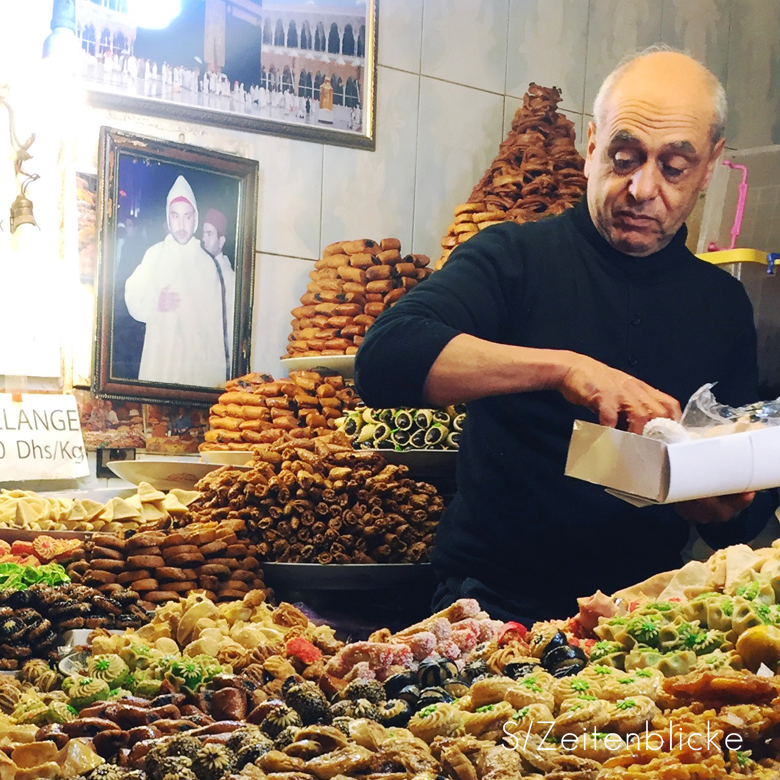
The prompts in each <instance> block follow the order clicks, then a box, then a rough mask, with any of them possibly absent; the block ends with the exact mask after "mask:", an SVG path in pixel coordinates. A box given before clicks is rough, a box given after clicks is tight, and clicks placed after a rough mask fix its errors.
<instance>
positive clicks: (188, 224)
mask: <svg viewBox="0 0 780 780" xmlns="http://www.w3.org/2000/svg"><path fill="white" fill-rule="evenodd" d="M167 217H168V230H169V232H170V234H171V235H172V236H173V239H174V241H176V242H177V243H179V244H186V243H187V242H188V241H189V240H190V239H191V238H192V237H193V235H195V230H196V229H197V227H198V204H197V203H196V201H195V193H193V191H192V187H190V185H189V182H188V181H187V180H186V179H185V178H184V177H183V176H179V177H177V179H176V181H175V182H174V183H173V187H171V190H170V192H169V193H168V213H167Z"/></svg>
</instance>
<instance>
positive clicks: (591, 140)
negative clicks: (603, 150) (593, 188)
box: [585, 121, 596, 176]
mask: <svg viewBox="0 0 780 780" xmlns="http://www.w3.org/2000/svg"><path fill="white" fill-rule="evenodd" d="M595 149H596V123H595V122H593V121H590V122H588V148H587V149H586V150H585V175H586V176H588V174H589V171H590V163H591V160H592V159H593V155H594V153H595Z"/></svg>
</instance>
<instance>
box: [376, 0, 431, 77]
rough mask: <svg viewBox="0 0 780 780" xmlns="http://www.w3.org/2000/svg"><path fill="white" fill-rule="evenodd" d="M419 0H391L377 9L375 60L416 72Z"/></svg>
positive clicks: (420, 31)
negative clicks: (376, 49) (377, 37)
mask: <svg viewBox="0 0 780 780" xmlns="http://www.w3.org/2000/svg"><path fill="white" fill-rule="evenodd" d="M422 20H423V0H391V2H389V3H388V2H385V3H382V4H381V7H380V9H379V24H378V28H379V64H380V65H388V66H390V67H391V68H399V69H400V70H408V71H411V72H412V73H419V72H420V53H421V48H422Z"/></svg>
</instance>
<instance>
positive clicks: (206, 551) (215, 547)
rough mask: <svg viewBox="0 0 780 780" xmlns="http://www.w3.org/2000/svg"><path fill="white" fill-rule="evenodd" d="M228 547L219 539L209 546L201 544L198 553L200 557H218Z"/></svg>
mask: <svg viewBox="0 0 780 780" xmlns="http://www.w3.org/2000/svg"><path fill="white" fill-rule="evenodd" d="M227 548H228V546H227V545H226V544H225V543H224V542H223V541H221V540H220V539H217V541H216V542H210V543H209V544H202V545H201V546H200V548H198V549H200V552H201V554H202V555H206V556H208V555H220V554H221V553H224V552H225V550H227Z"/></svg>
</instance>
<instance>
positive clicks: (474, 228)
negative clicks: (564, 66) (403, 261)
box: [436, 84, 586, 270]
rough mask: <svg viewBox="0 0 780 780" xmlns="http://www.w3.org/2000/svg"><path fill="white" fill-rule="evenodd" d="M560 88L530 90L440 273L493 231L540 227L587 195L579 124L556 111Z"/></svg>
mask: <svg viewBox="0 0 780 780" xmlns="http://www.w3.org/2000/svg"><path fill="white" fill-rule="evenodd" d="M560 100H561V92H560V90H559V89H558V88H557V87H552V88H548V87H540V86H539V85H538V84H531V85H530V86H529V88H528V92H527V93H526V94H525V97H524V98H523V105H522V106H521V107H520V108H518V109H517V112H516V113H515V116H514V119H513V120H512V128H511V130H510V131H509V134H508V135H507V137H506V138H505V139H504V141H503V142H502V143H501V146H500V147H499V151H498V155H497V156H496V158H495V159H494V160H493V162H492V163H491V164H490V167H489V168H488V169H487V171H485V174H484V175H483V177H482V179H480V181H479V183H478V184H477V186H476V187H474V190H473V191H472V193H471V195H470V196H469V199H468V201H467V202H466V203H461V204H460V205H459V206H456V207H455V220H454V221H453V222H452V223H451V224H450V226H449V227H448V228H447V234H446V235H445V236H444V238H442V241H441V245H442V255H441V257H440V258H439V260H438V261H437V262H436V269H437V270H438V269H439V268H441V267H442V266H443V265H444V263H445V262H446V261H447V258H448V257H449V256H450V253H451V252H452V250H453V249H455V247H457V246H458V245H460V244H463V243H464V242H466V241H468V239H469V238H471V237H472V236H474V235H476V234H477V233H478V232H479V231H480V230H484V229H485V228H486V227H489V226H490V225H497V224H499V223H501V222H505V221H507V220H511V221H513V222H520V223H522V222H535V221H537V220H539V219H542V218H544V217H547V216H550V215H555V214H560V213H562V212H563V211H565V210H566V209H567V208H570V207H571V206H573V205H574V204H576V203H577V202H578V201H579V200H580V198H581V197H582V194H583V193H584V192H585V184H586V179H585V175H584V173H583V167H584V164H585V163H584V160H583V159H582V156H581V155H580V154H579V152H578V151H577V150H576V149H575V148H574V136H575V131H574V124H573V122H572V121H571V120H570V119H568V118H567V117H565V116H564V115H563V114H561V113H559V112H558V111H557V107H558V103H559V102H560Z"/></svg>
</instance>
